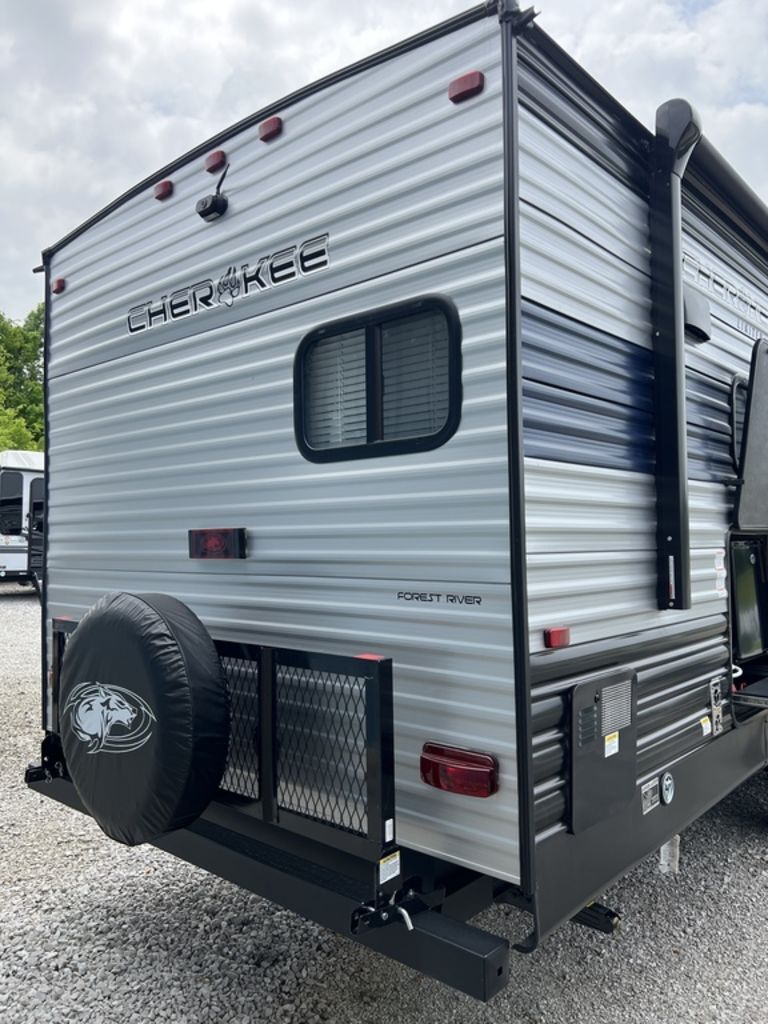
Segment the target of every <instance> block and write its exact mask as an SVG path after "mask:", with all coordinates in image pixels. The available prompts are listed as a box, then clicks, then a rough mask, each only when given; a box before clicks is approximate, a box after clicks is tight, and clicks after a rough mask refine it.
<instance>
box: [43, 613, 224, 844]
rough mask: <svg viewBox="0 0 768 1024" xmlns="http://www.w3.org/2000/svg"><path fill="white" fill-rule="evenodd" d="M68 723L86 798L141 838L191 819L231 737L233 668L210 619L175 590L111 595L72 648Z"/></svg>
mask: <svg viewBox="0 0 768 1024" xmlns="http://www.w3.org/2000/svg"><path fill="white" fill-rule="evenodd" d="M59 709H60V732H61V740H62V745H63V748H64V757H65V760H66V764H67V769H68V771H69V774H70V776H71V778H72V781H73V782H74V785H75V789H76V790H77V792H78V795H79V796H80V799H81V800H82V802H83V804H84V805H85V807H86V809H87V810H88V811H89V812H90V813H91V814H92V815H93V817H94V818H95V819H96V821H97V822H98V823H99V825H100V826H101V828H102V829H103V830H104V832H106V834H107V835H108V836H110V837H111V838H112V839H116V840H117V841H118V842H121V843H127V844H128V845H130V846H135V845H137V844H138V843H144V842H147V841H148V840H151V839H154V838H156V837H158V836H160V835H162V834H163V833H165V832H169V831H171V830H173V829H177V828H182V827H183V826H184V825H188V824H189V823H190V822H192V821H194V819H195V818H197V817H198V815H199V814H200V813H201V812H202V811H203V810H204V808H205V807H206V806H207V804H208V803H209V802H210V800H211V798H212V797H213V796H214V794H215V792H216V789H217V787H218V785H219V783H220V781H221V777H222V774H223V772H224V767H225V762H226V757H227V746H228V737H229V702H228V697H227V690H226V683H225V680H224V675H223V670H222V667H221V662H220V660H219V657H218V654H217V653H216V648H215V646H214V644H213V641H212V640H211V637H210V636H209V634H208V632H207V630H206V628H205V626H204V625H203V624H202V622H200V620H199V619H198V618H197V616H196V615H194V613H193V612H192V611H190V609H189V608H187V606H186V605H185V604H182V602H181V601H177V600H176V599H175V598H173V597H168V596H167V595H165V594H124V593H118V594H107V595H106V596H105V597H103V598H102V599H101V600H100V601H98V602H97V603H96V604H95V605H94V606H93V608H91V609H90V611H89V612H87V613H86V615H85V616H84V617H83V619H82V620H81V621H80V623H79V624H78V626H77V628H76V629H75V631H74V633H73V634H72V635H71V636H70V638H69V641H68V643H67V646H66V651H65V654H64V659H63V664H62V670H61V685H60V691H59Z"/></svg>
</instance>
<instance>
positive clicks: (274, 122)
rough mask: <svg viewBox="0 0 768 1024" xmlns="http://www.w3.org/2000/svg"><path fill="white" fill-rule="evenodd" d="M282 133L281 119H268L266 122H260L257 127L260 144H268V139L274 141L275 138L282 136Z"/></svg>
mask: <svg viewBox="0 0 768 1024" xmlns="http://www.w3.org/2000/svg"><path fill="white" fill-rule="evenodd" d="M282 133H283V119H282V117H268V118H267V120H266V121H262V122H261V124H260V125H259V138H260V139H261V141H262V142H269V140H270V139H276V138H277V136H278V135H282Z"/></svg>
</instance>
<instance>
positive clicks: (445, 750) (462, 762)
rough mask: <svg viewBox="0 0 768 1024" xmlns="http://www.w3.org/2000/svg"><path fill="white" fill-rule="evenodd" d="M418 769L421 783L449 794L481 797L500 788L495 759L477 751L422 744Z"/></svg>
mask: <svg viewBox="0 0 768 1024" xmlns="http://www.w3.org/2000/svg"><path fill="white" fill-rule="evenodd" d="M419 768H420V774H421V781H422V782H426V784H427V785H428V786H434V787H435V789H443V790H445V791H446V792H448V793H457V794H459V795H460V796H476V797H483V798H484V797H489V796H493V794H494V793H496V792H498V789H499V764H498V761H497V760H496V758H495V757H493V756H492V755H491V754H481V753H478V752H477V751H476V750H462V749H460V748H459V747H445V746H443V745H442V744H441V743H425V744H424V746H423V748H422V751H421V760H420V763H419Z"/></svg>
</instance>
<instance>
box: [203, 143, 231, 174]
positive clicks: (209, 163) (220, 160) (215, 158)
mask: <svg viewBox="0 0 768 1024" xmlns="http://www.w3.org/2000/svg"><path fill="white" fill-rule="evenodd" d="M226 162H227V154H226V153H225V152H224V150H223V149H215V150H214V151H213V153H209V154H208V156H207V157H206V158H205V169H206V171H208V173H209V174H215V173H216V172H217V171H220V170H221V169H222V167H224V165H225V164H226Z"/></svg>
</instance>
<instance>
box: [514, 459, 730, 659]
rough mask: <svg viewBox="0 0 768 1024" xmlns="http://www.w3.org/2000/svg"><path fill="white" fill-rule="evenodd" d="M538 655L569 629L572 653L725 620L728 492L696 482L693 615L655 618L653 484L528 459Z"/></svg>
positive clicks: (532, 614)
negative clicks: (552, 631) (689, 623)
mask: <svg viewBox="0 0 768 1024" xmlns="http://www.w3.org/2000/svg"><path fill="white" fill-rule="evenodd" d="M525 468H526V491H527V529H528V594H529V622H530V629H531V634H530V643H531V650H532V651H537V650H543V649H544V642H543V632H542V631H543V630H544V628H546V627H548V626H569V627H570V628H571V641H572V643H574V644H578V643H584V642H586V641H588V640H597V639H603V638H607V637H610V636H617V635H619V634H621V633H631V632H634V631H636V630H645V629H652V628H653V627H654V626H664V625H672V624H673V623H675V622H682V621H684V620H686V619H692V618H701V617H703V616H706V615H712V614H717V613H723V612H725V610H726V604H727V602H726V594H725V589H724V588H725V575H724V569H723V561H722V554H723V552H724V548H725V536H726V530H727V524H728V505H727V500H726V491H725V488H724V487H722V486H720V485H717V484H710V483H706V482H704V481H698V480H697V481H690V484H689V488H690V492H689V493H690V507H691V557H692V566H693V569H692V576H693V608H692V609H691V610H689V611H680V612H677V611H657V610H656V597H655V594H656V590H655V587H656V549H655V544H656V540H655V511H654V509H655V486H654V479H653V477H652V476H650V475H646V474H641V473H629V472H621V471H618V470H611V469H598V468H594V467H586V466H576V465H569V464H566V463H556V462H550V461H544V460H537V459H526V460H525Z"/></svg>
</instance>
